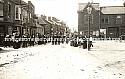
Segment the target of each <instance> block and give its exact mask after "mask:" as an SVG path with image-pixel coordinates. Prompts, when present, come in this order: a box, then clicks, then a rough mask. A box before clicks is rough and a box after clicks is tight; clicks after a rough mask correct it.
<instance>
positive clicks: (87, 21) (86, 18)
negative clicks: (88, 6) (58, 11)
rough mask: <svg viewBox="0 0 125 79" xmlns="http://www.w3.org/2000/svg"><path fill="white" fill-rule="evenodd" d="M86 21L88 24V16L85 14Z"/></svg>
mask: <svg viewBox="0 0 125 79" xmlns="http://www.w3.org/2000/svg"><path fill="white" fill-rule="evenodd" d="M84 23H85V24H87V23H88V16H87V15H84Z"/></svg>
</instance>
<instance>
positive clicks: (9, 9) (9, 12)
mask: <svg viewBox="0 0 125 79" xmlns="http://www.w3.org/2000/svg"><path fill="white" fill-rule="evenodd" d="M8 15H9V16H10V15H11V4H10V3H9V2H8Z"/></svg>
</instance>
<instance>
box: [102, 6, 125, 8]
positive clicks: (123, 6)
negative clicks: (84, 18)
mask: <svg viewBox="0 0 125 79" xmlns="http://www.w3.org/2000/svg"><path fill="white" fill-rule="evenodd" d="M105 7H124V6H101V7H100V8H105Z"/></svg>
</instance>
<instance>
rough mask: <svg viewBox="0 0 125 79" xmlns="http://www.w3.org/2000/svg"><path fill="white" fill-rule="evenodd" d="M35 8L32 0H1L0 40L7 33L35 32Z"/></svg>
mask: <svg viewBox="0 0 125 79" xmlns="http://www.w3.org/2000/svg"><path fill="white" fill-rule="evenodd" d="M34 12H35V8H34V5H33V4H32V3H31V1H28V3H26V2H24V1H23V0H0V41H2V40H3V39H4V37H5V36H6V35H12V34H13V33H15V32H16V33H18V34H19V35H20V36H22V35H23V34H25V33H27V34H29V35H31V34H35V30H36V27H35V20H34V15H35V13H34Z"/></svg>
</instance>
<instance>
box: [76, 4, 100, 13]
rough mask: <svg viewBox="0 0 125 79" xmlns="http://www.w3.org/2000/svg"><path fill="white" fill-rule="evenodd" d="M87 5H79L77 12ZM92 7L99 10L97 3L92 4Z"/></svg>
mask: <svg viewBox="0 0 125 79" xmlns="http://www.w3.org/2000/svg"><path fill="white" fill-rule="evenodd" d="M88 4H89V3H79V8H78V11H83V10H84V9H85V8H86V7H87V6H88ZM92 7H93V8H95V10H99V3H92Z"/></svg>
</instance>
